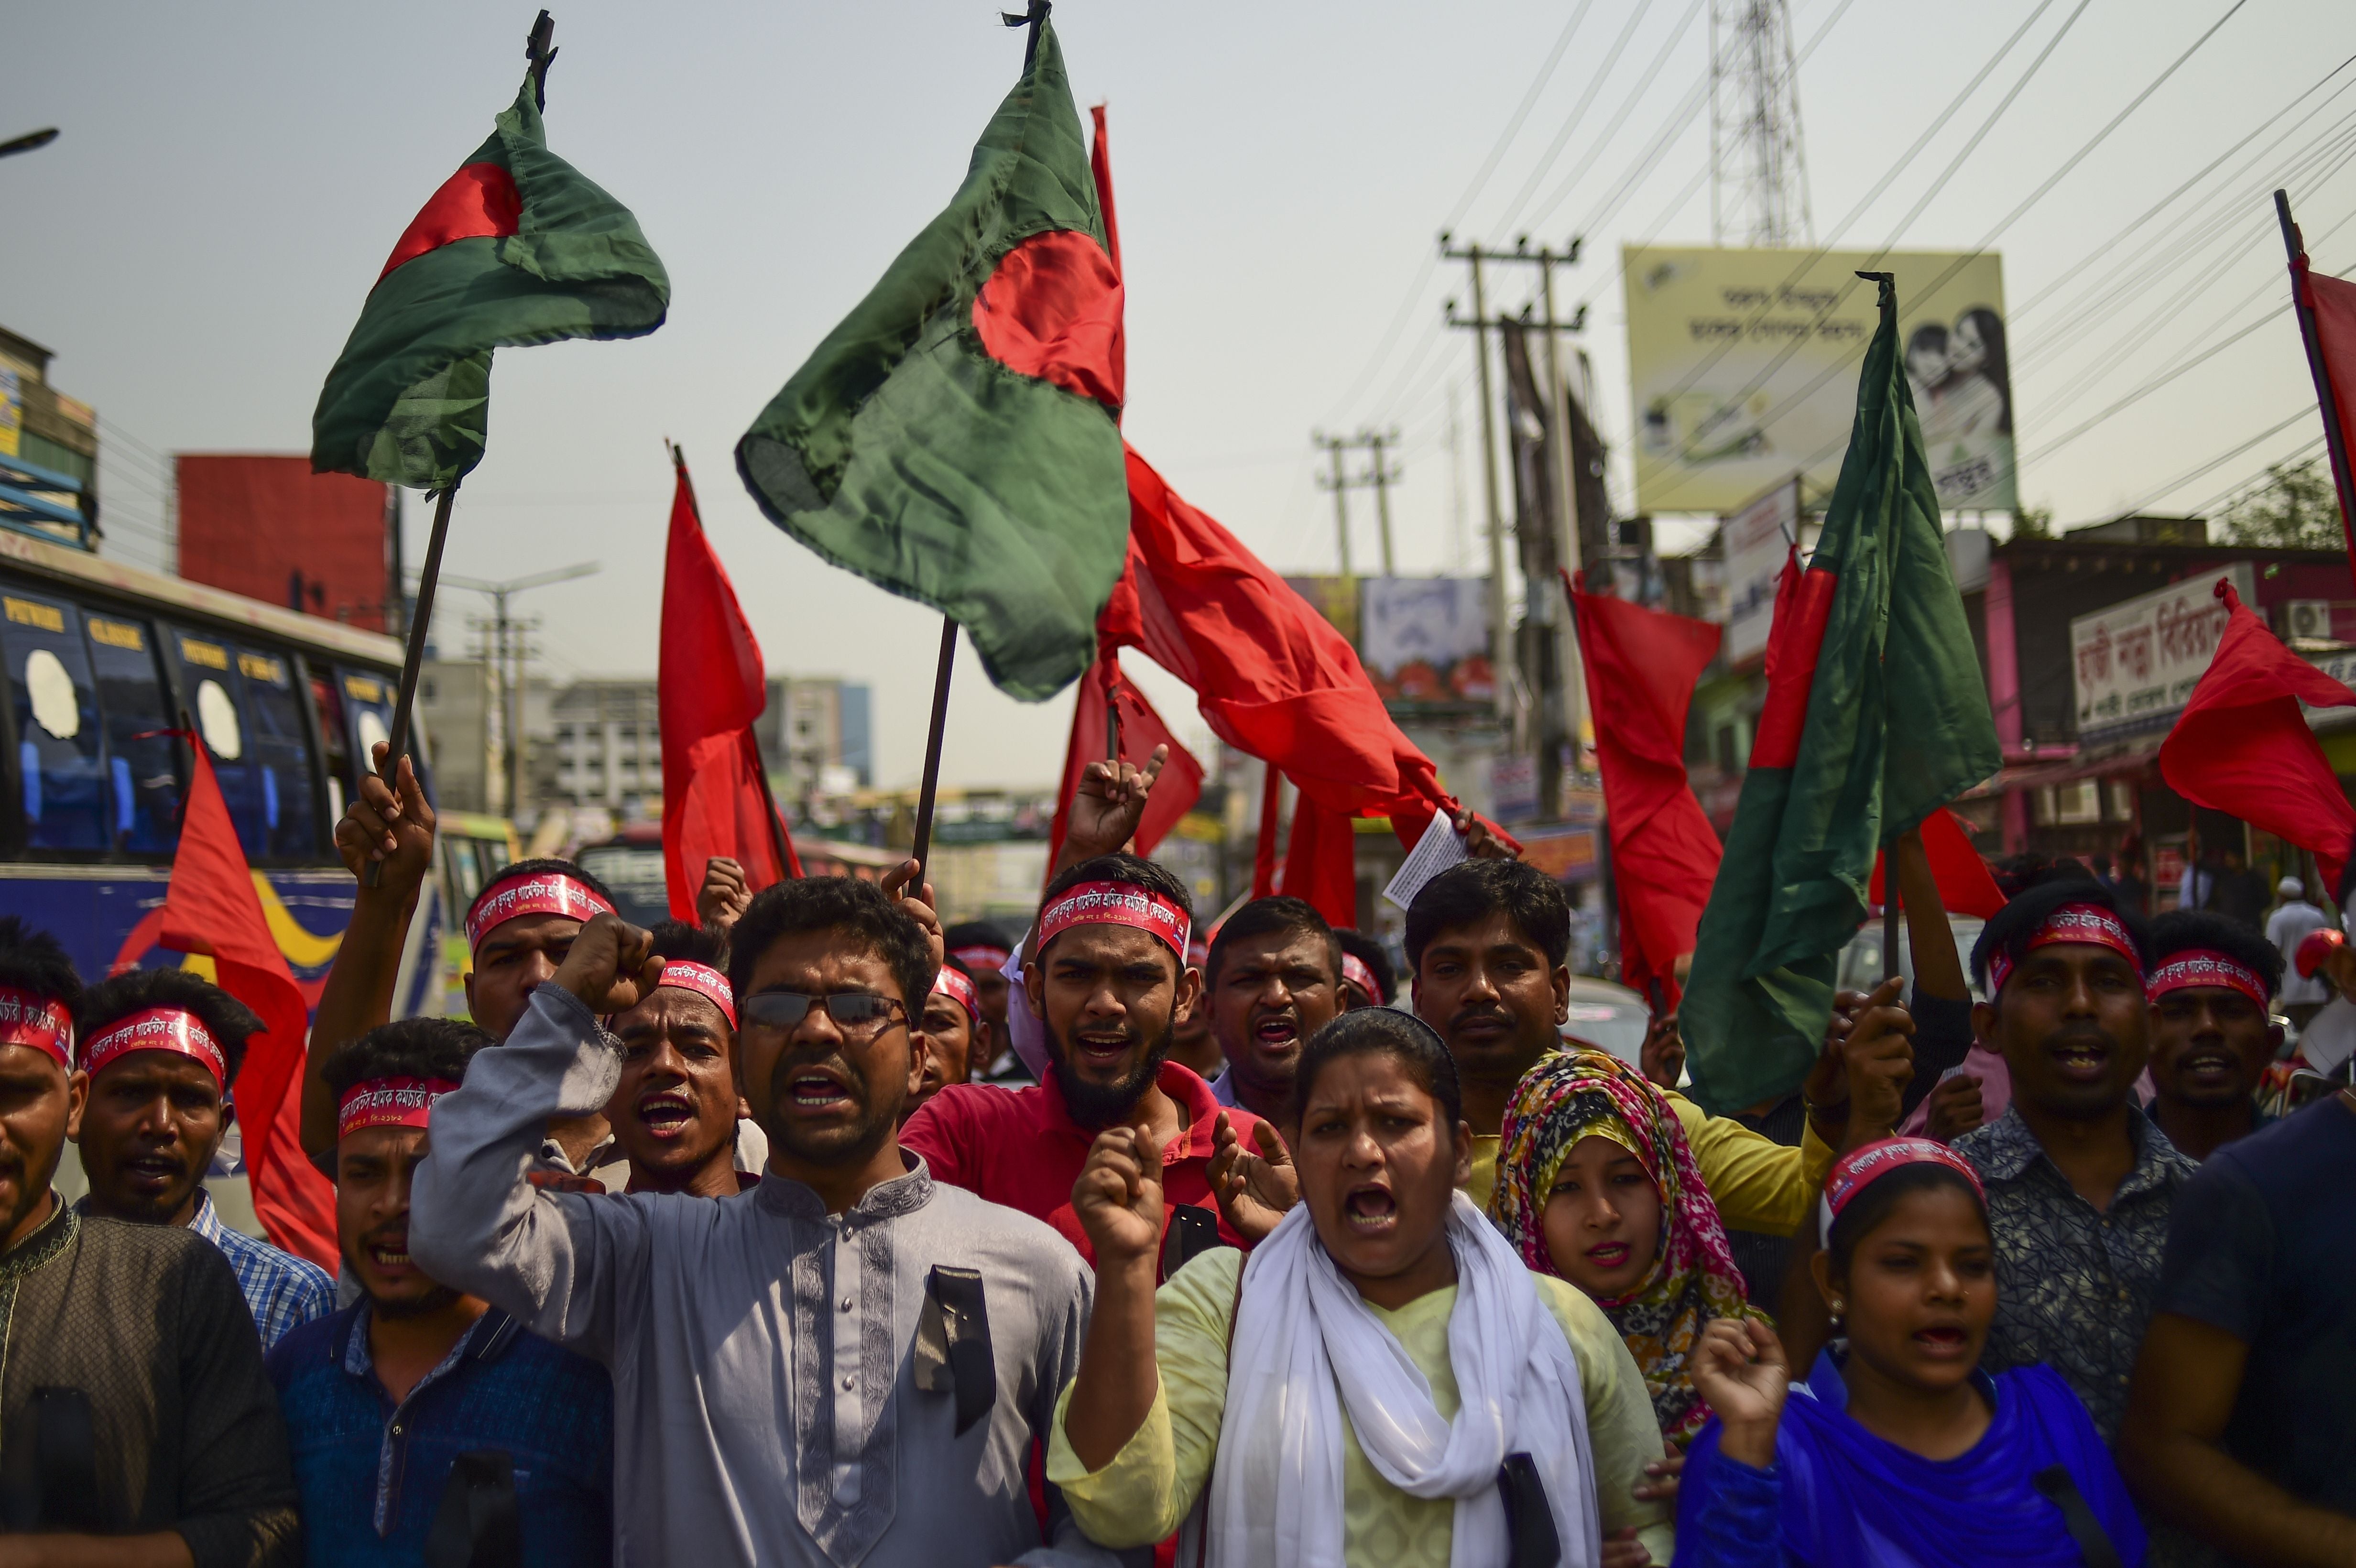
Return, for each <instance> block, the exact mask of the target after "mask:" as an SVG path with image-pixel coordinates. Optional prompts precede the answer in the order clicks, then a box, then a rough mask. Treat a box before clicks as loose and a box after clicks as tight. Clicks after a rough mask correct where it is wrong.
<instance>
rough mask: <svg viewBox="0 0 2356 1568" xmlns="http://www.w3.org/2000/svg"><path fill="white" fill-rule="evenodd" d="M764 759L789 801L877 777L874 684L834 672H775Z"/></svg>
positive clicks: (841, 791) (763, 727)
mask: <svg viewBox="0 0 2356 1568" xmlns="http://www.w3.org/2000/svg"><path fill="white" fill-rule="evenodd" d="M759 734H760V742H761V760H762V762H763V763H765V764H766V766H767V768H768V770H769V782H770V784H771V785H772V786H773V787H774V788H776V791H777V793H778V795H781V796H782V797H783V798H785V799H786V800H787V801H790V802H793V803H796V804H803V803H807V802H809V800H810V799H811V798H812V797H813V796H815V795H848V794H850V793H851V791H852V790H855V789H867V788H870V787H872V786H873V784H874V782H875V767H874V755H873V743H872V741H871V735H872V729H871V722H870V715H869V708H868V688H867V687H865V686H863V685H861V684H859V683H857V682H853V681H846V680H842V679H841V678H839V677H834V676H771V677H769V705H768V707H767V708H766V709H764V710H763V711H762V714H761V724H760V731H759Z"/></svg>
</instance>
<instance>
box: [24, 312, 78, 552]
mask: <svg viewBox="0 0 2356 1568" xmlns="http://www.w3.org/2000/svg"><path fill="white" fill-rule="evenodd" d="M53 357H55V356H54V355H52V354H51V353H50V352H49V350H48V349H46V348H44V347H41V346H40V345H39V344H37V343H36V342H34V341H33V340H32V339H31V338H29V337H20V336H17V335H16V334H15V333H13V332H10V331H9V330H8V329H7V328H5V327H0V527H6V528H16V529H17V530H18V531H20V532H23V533H29V534H35V535H37V536H39V537H40V538H42V539H49V540H52V541H54V542H56V543H59V544H69V545H73V546H75V547H77V548H78V549H97V548H98V412H97V411H96V410H94V409H92V408H91V406H90V405H89V404H88V403H84V402H77V401H76V400H73V399H71V398H69V397H67V396H66V395H65V394H64V393H63V392H60V391H59V390H58V389H56V388H55V387H52V386H50V385H49V361H50V359H52V358H53Z"/></svg>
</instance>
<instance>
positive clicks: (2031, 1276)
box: [1954, 861, 2198, 1443]
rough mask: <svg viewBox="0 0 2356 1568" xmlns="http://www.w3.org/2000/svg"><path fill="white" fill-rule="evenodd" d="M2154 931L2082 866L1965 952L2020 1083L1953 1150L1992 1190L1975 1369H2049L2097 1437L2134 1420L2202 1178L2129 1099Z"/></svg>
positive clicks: (1985, 1036)
mask: <svg viewBox="0 0 2356 1568" xmlns="http://www.w3.org/2000/svg"><path fill="white" fill-rule="evenodd" d="M2147 952H2148V948H2147V937H2146V934H2145V932H2144V927H2143V923H2142V922H2141V921H2140V920H2138V919H2136V917H2135V916H2133V915H2131V914H2128V913H2126V912H2124V911H2122V910H2121V909H2120V908H2119V907H2118V896H2117V895H2116V894H2115V893H2114V892H2112V891H2111V890H2110V889H2108V888H2106V887H2104V886H2103V885H2102V884H2101V883H2100V882H2097V881H2095V880H2094V877H2093V876H2092V875H2091V874H2089V873H2088V872H2087V871H2086V870H2085V869H2083V867H2080V866H2078V865H2077V864H2076V862H2074V861H2072V862H2067V863H2063V864H2058V865H2056V866H2054V867H2053V868H2051V869H2048V870H2046V871H2044V872H2042V873H2040V875H2039V876H2038V877H2037V878H2036V879H2035V880H2032V881H2030V883H2029V885H2028V886H2026V887H2024V888H2023V889H2021V890H2020V891H2019V892H2017V893H2015V894H2014V895H2013V898H2012V901H2011V902H2009V903H2008V904H2006V905H2005V906H2004V908H2003V909H2001V910H1999V911H1997V913H1996V915H1995V916H1994V917H1993V918H1992V919H1990V920H1989V922H1988V923H1987V927H1986V929H1984V930H1983V931H1982V932H1981V933H1980V939H1979V942H1978V944H1976V946H1975V947H1974V948H1973V949H1972V967H1973V970H1974V973H1975V975H1976V977H1977V978H1979V980H1980V981H1981V983H1982V990H1983V994H1985V995H1986V996H1987V997H1989V1000H1987V1001H1985V1002H1980V1003H1978V1004H1976V1005H1975V1006H1974V1007H1973V1008H1972V1027H1973V1029H1974V1030H1975V1031H1976V1033H1977V1035H1978V1037H1979V1039H1980V1040H1981V1042H1982V1043H1983V1044H1985V1045H1987V1046H1990V1047H1992V1048H1993V1049H1995V1050H1997V1051H1999V1052H2001V1053H2002V1055H2003V1057H2004V1062H2005V1068H2006V1071H2007V1072H2008V1075H2009V1076H2010V1078H2011V1080H2012V1103H2011V1104H2009V1105H2008V1106H2007V1107H2006V1108H2005V1113H2004V1115H2001V1116H1998V1117H1997V1119H1996V1120H1995V1121H1993V1122H1990V1123H1989V1124H1988V1125H1986V1126H1984V1127H1981V1128H1978V1129H1977V1130H1976V1131H1974V1132H1970V1133H1966V1134H1965V1135H1964V1136H1962V1137H1960V1138H1957V1139H1956V1140H1955V1142H1954V1150H1955V1152H1956V1153H1957V1154H1959V1155H1962V1156H1963V1157H1965V1159H1967V1160H1969V1161H1971V1162H1972V1165H1973V1166H1974V1167H1975V1168H1976V1169H1977V1170H1978V1171H1979V1173H1980V1181H1981V1184H1982V1186H1983V1187H1984V1188H1986V1189H1987V1212H1988V1227H1989V1230H1990V1232H1992V1233H1993V1234H1994V1236H1995V1238H1996V1269H1997V1313H1996V1322H1995V1325H1994V1326H1993V1327H1992V1328H1990V1329H1989V1330H1988V1338H1987V1351H1986V1353H1985V1354H1983V1355H1982V1357H1981V1358H1980V1364H1981V1366H1983V1367H1984V1368H1986V1369H1987V1371H1991V1372H1997V1371H2007V1370H2008V1369H2010V1368H2013V1367H2020V1366H2027V1365H2029V1364H2030V1363H2031V1362H2034V1361H2043V1362H2045V1363H2046V1364H2048V1365H2049V1366H2051V1368H2052V1369H2053V1370H2054V1371H2057V1372H2059V1373H2061V1376H2062V1379H2063V1380H2064V1381H2067V1382H2068V1383H2069V1385H2070V1386H2071V1388H2072V1389H2073V1390H2075V1391H2076V1392H2077V1394H2078V1397H2079V1398H2080V1399H2082V1400H2084V1401H2085V1402H2086V1408H2087V1410H2088V1411H2089V1412H2090V1413H2092V1414H2093V1415H2094V1426H2095V1429H2096V1430H2097V1431H2099V1432H2100V1433H2101V1434H2102V1435H2103V1441H2104V1442H2105V1443H2109V1442H2113V1441H2115V1439H2116V1437H2117V1435H2118V1430H2119V1418H2120V1415H2121V1413H2123V1411H2124V1410H2125V1408H2126V1393H2127V1376H2128V1374H2129V1373H2130V1372H2131V1371H2133V1370H2134V1368H2135V1359H2136V1348H2137V1347H2138V1346H2139V1345H2141V1343H2142V1342H2143V1334H2144V1326H2145V1325H2146V1324H2147V1323H2148V1322H2149V1321H2150V1319H2151V1314H2152V1302H2153V1299H2154V1295H2155V1293H2156V1292H2157V1291H2158V1287H2159V1270H2160V1259H2161V1254H2162V1252H2163V1250H2164V1249H2165V1247H2166V1244H2167V1242H2168V1217H2169V1207H2170V1205H2171V1204H2172V1203H2173V1201H2174V1200H2175V1196H2176V1190H2177V1189H2178V1188H2179V1186H2181V1185H2182V1184H2183V1182H2184V1180H2185V1179H2186V1178H2187V1177H2189V1176H2190V1175H2191V1174H2192V1173H2193V1171H2194V1170H2196V1169H2198V1167H2197V1166H2195V1165H2194V1164H2193V1163H2192V1161H2190V1160H2189V1159H2187V1158H2186V1157H2184V1156H2183V1155H2181V1154H2179V1153H2178V1152H2177V1150H2176V1147H2175V1146H2174V1145H2173V1144H2171V1143H2169V1141H2168V1135H2166V1134H2165V1133H2163V1132H2161V1131H2160V1130H2159V1129H2158V1127H2157V1126H2155V1125H2152V1122H2151V1119H2150V1118H2149V1117H2147V1116H2146V1115H2144V1114H2143V1112H2142V1110H2141V1109H2140V1108H2139V1107H2137V1105H2136V1103H2135V1083H2136V1078H2137V1077H2138V1076H2139V1075H2140V1074H2141V1073H2142V1072H2143V1069H2144V1062H2145V1061H2146V1059H2147V1057H2148V1056H2149V1054H2150V1046H2151V1014H2152V1008H2151V1003H2150V1000H2149V998H2148V997H2147V995H2146V993H2145V989H2144V975H2145V969H2146V955H2147Z"/></svg>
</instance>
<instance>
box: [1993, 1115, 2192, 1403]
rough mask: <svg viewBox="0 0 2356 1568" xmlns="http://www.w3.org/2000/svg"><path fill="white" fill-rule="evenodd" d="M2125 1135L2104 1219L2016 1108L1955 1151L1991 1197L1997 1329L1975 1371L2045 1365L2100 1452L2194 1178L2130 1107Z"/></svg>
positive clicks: (2172, 1148) (2164, 1137) (2152, 1127)
mask: <svg viewBox="0 0 2356 1568" xmlns="http://www.w3.org/2000/svg"><path fill="white" fill-rule="evenodd" d="M2127 1136H2128V1137H2129V1138H2130V1139H2131V1140H2132V1141H2133V1142H2134V1145H2135V1151H2136V1163H2135V1168H2134V1169H2133V1170H2132V1171H2130V1172H2129V1173H2128V1174H2127V1178H2126V1180H2124V1181H2122V1182H2120V1183H2119V1187H2118V1190H2117V1191H2116V1192H2115V1193H2114V1194H2113V1195H2112V1197H2111V1205H2110V1208H2109V1209H2108V1211H2098V1210H2096V1209H2095V1207H2094V1205H2093V1204H2092V1203H2089V1202H2088V1201H2086V1200H2085V1199H2083V1198H2082V1197H2080V1196H2079V1194H2078V1192H2077V1190H2076V1189H2074V1188H2072V1186H2071V1185H2070V1181H2069V1179H2068V1178H2067V1177H2065V1176H2063V1175H2062V1174H2061V1168H2059V1167H2057V1166H2056V1165H2055V1164H2054V1163H2053V1161H2052V1160H2051V1158H2050V1157H2047V1155H2046V1153H2045V1148H2044V1146H2043V1145H2041V1144H2040V1143H2039V1142H2038V1141H2037V1136H2036V1135H2035V1134H2034V1133H2032V1132H2030V1131H2029V1124H2028V1123H2026V1122H2024V1121H2022V1120H2021V1119H2020V1108H2019V1106H2018V1105H2014V1106H2011V1107H2009V1108H2008V1109H2007V1110H2006V1112H2005V1114H2004V1115H2001V1116H1999V1117H1997V1119H1996V1120H1995V1121H1993V1122H1991V1123H1989V1124H1988V1125H1987V1126H1984V1127H1980V1128H1977V1129H1976V1130H1975V1131H1973V1132H1969V1133H1966V1134H1965V1135H1964V1136H1962V1137H1960V1138H1957V1139H1956V1140H1955V1143H1954V1149H1955V1152H1956V1153H1957V1154H1959V1155H1962V1156H1963V1157H1965V1159H1968V1160H1970V1161H1971V1162H1972V1165H1973V1168H1975V1169H1976V1170H1977V1171H1978V1172H1979V1173H1980V1180H1981V1181H1982V1182H1983V1183H1984V1184H1985V1185H1986V1187H1987V1201H1988V1221H1989V1224H1990V1226H1991V1228H1992V1229H1993V1230H1994V1231H1995V1232H1996V1287H1997V1306H1996V1322H1995V1324H1994V1326H1993V1327H1992V1328H1989V1330H1988V1338H1987V1349H1986V1350H1985V1351H1984V1352H1983V1353H1982V1355H1981V1357H1980V1365H1981V1366H1983V1367H1985V1368H1987V1370H1988V1371H1991V1372H2000V1371H2008V1370H2010V1369H2011V1368H2014V1367H2025V1366H2029V1365H2031V1364H2033V1363H2035V1362H2038V1361H2042V1362H2044V1363H2045V1364H2046V1365H2048V1366H2050V1367H2051V1368H2052V1369H2053V1370H2054V1371H2057V1372H2059V1373H2061V1377H2062V1379H2063V1381H2066V1382H2068V1383H2069V1385H2070V1386H2071V1388H2072V1389H2073V1390H2074V1391H2076V1392H2077V1395H2078V1397H2079V1398H2080V1399H2082V1400H2084V1401H2085V1402H2086V1409H2087V1411H2088V1412H2089V1413H2092V1414H2093V1416H2094V1427H2095V1430H2097V1431H2098V1432H2100V1433H2101V1434H2102V1435H2103V1441H2104V1443H2106V1444H2108V1443H2113V1442H2115V1441H2117V1438H2118V1433H2119V1418H2120V1416H2121V1415H2122V1414H2123V1413H2125V1411H2126V1402H2127V1375H2128V1374H2129V1373H2130V1372H2132V1371H2135V1360H2136V1350H2137V1349H2140V1348H2141V1346H2142V1344H2143V1333H2144V1328H2145V1326H2146V1325H2147V1324H2148V1323H2149V1322H2150V1321H2151V1314H2152V1304H2153V1302H2154V1300H2155V1298H2156V1296H2157V1295H2158V1289H2159V1265H2160V1260H2161V1258H2162V1256H2163V1255H2164V1254H2165V1253H2166V1252H2167V1249H2168V1217H2169V1210H2170V1208H2172V1207H2173V1205H2174V1201H2175V1197H2176V1189H2177V1188H2178V1187H2179V1186H2180V1185H2181V1184H2182V1183H2183V1182H2184V1180H2185V1179H2186V1178H2188V1177H2190V1175H2191V1174H2192V1173H2193V1172H2194V1171H2196V1170H2198V1169H2199V1168H2200V1167H2199V1166H2197V1165H2195V1164H2193V1162H2192V1161H2191V1160H2190V1159H2188V1158H2186V1157H2184V1156H2183V1155H2182V1154H2180V1153H2179V1152H2178V1150H2177V1147H2176V1146H2175V1145H2174V1144H2171V1143H2169V1141H2168V1135H2167V1134H2165V1133H2163V1132H2161V1131H2160V1130H2159V1128H2158V1126H2156V1125H2153V1123H2152V1121H2151V1119H2150V1118H2149V1117H2147V1116H2146V1115H2144V1114H2143V1112H2142V1111H2141V1110H2139V1109H2137V1108H2136V1106H2134V1105H2132V1104H2130V1105H2129V1106H2128V1107H2127Z"/></svg>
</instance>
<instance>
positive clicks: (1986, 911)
mask: <svg viewBox="0 0 2356 1568" xmlns="http://www.w3.org/2000/svg"><path fill="white" fill-rule="evenodd" d="M1922 852H1923V855H1924V858H1926V859H1929V861H1930V862H1931V875H1932V876H1933V878H1934V879H1936V880H1937V881H1938V884H1939V902H1940V904H1941V905H1943V906H1944V908H1945V910H1946V912H1948V913H1949V914H1976V915H1977V916H1979V917H1980V918H1981V919H1982V920H1987V919H1990V918H1992V917H1993V916H1994V915H1995V914H1996V912H1997V911H1998V910H2000V909H2002V908H2003V907H2004V890H2003V889H2002V888H1999V887H1997V885H1996V874H1995V873H1994V872H1992V871H1990V870H1989V869H1988V863H1987V860H1985V859H1982V858H1981V856H1980V852H1979V851H1978V850H1977V849H1975V848H1972V836H1971V830H1970V829H1968V828H1967V827H1965V826H1964V824H1963V822H1962V820H1961V819H1960V818H1958V817H1957V816H1955V814H1954V812H1952V811H1934V812H1933V813H1932V814H1931V815H1930V816H1926V817H1924V818H1923V819H1922ZM1885 859H1888V855H1887V852H1885V853H1883V854H1881V855H1878V856H1876V857H1875V858H1874V861H1873V883H1872V885H1871V886H1870V887H1869V888H1868V889H1867V890H1866V894H1865V900H1866V902H1868V903H1877V904H1878V903H1880V902H1882V901H1883V895H1882V891H1881V867H1882V862H1883V861H1884V860H1885Z"/></svg>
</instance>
